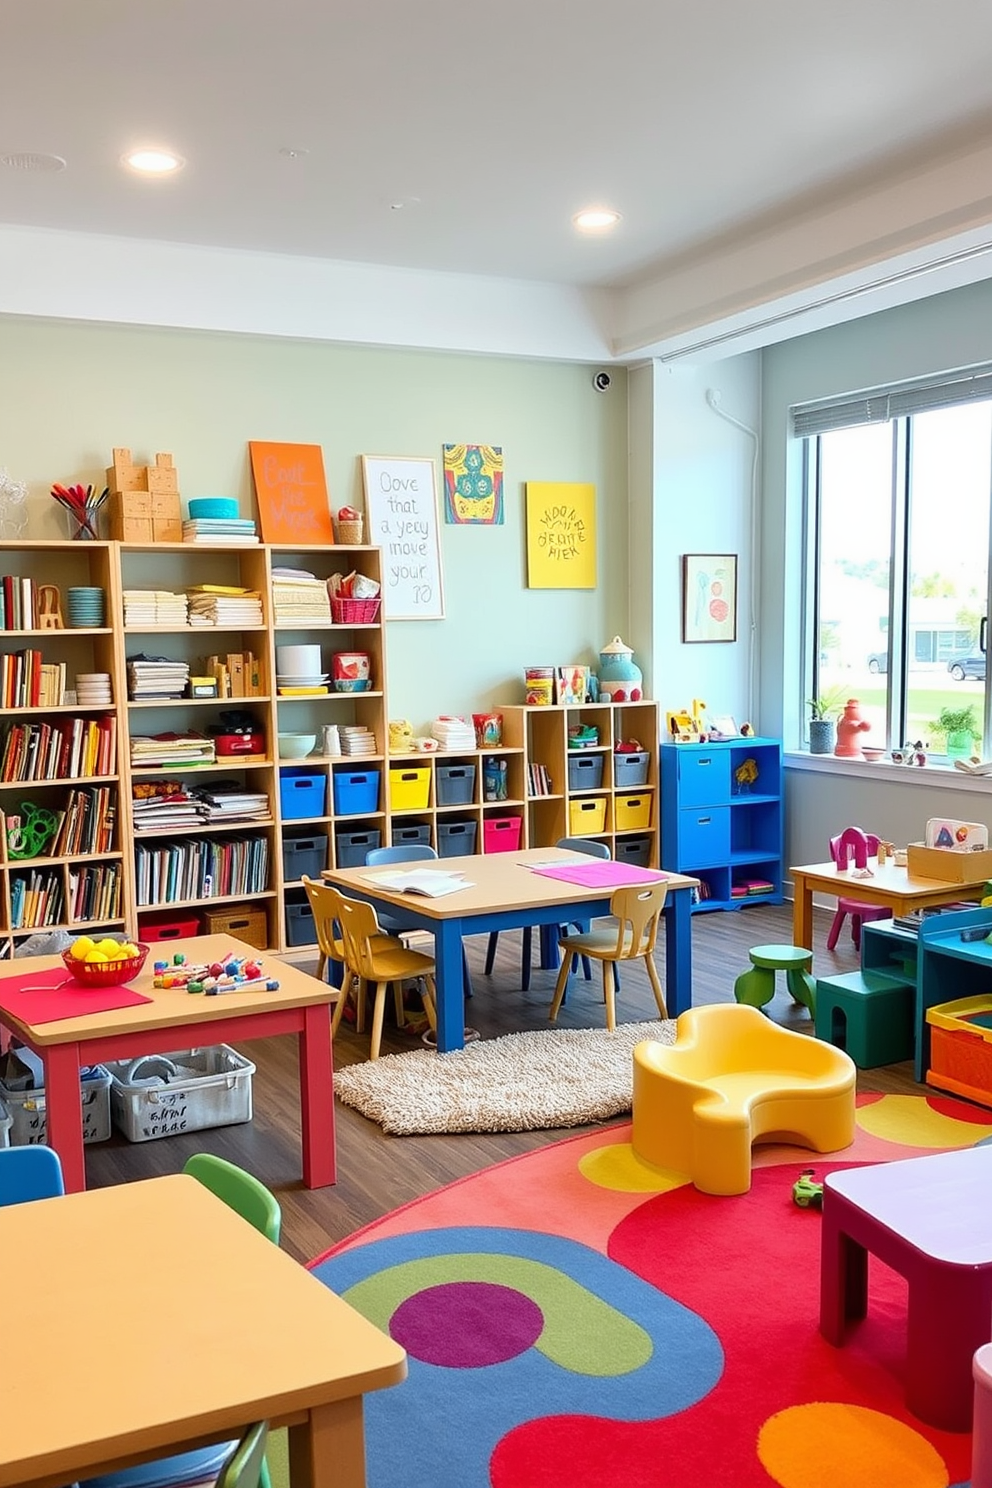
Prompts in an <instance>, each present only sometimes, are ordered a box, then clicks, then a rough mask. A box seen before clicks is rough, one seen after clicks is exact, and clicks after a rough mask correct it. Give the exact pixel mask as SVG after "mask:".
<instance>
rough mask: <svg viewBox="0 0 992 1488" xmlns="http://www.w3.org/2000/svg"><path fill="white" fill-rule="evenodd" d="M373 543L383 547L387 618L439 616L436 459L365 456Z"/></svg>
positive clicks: (441, 598) (441, 613)
mask: <svg viewBox="0 0 992 1488" xmlns="http://www.w3.org/2000/svg"><path fill="white" fill-rule="evenodd" d="M362 475H363V478H364V482H365V511H366V515H367V517H368V528H369V542H370V543H373V544H375V546H376V547H380V548H381V549H382V600H383V602H382V609H383V615H384V617H385V618H386V619H387V620H441V619H443V617H444V587H443V584H442V579H441V542H440V534H439V530H438V515H437V484H436V479H435V473H434V461H433V460H428V459H420V458H419V457H417V456H401V455H363V456H362Z"/></svg>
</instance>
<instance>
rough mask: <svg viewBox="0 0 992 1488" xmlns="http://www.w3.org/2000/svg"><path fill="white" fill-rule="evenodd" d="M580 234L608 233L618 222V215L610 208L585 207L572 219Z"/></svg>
mask: <svg viewBox="0 0 992 1488" xmlns="http://www.w3.org/2000/svg"><path fill="white" fill-rule="evenodd" d="M572 221H573V222H574V224H575V226H576V227H577V228H578V229H579V231H580V232H608V231H609V229H610V228H611V227H616V225H617V223H618V222H619V221H620V213H619V212H614V210H613V208H612V207H586V208H585V209H584V210H583V211H581V212H576V214H575V216H574V217H573V218H572Z"/></svg>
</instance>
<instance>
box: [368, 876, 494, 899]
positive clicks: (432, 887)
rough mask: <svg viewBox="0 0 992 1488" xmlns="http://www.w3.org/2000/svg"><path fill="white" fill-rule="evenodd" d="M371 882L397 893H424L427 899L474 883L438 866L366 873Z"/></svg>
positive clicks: (440, 896)
mask: <svg viewBox="0 0 992 1488" xmlns="http://www.w3.org/2000/svg"><path fill="white" fill-rule="evenodd" d="M363 877H364V878H366V879H367V880H368V882H369V883H374V884H380V885H381V886H382V888H384V889H392V890H393V891H394V892H395V893H397V894H422V895H423V896H424V897H425V898H427V899H441V898H443V897H444V895H445V894H457V893H458V891H459V890H460V889H471V888H473V887H474V885H473V884H472V883H471V882H470V881H469V880H468V879H467V878H463V877H462V875H461V874H460V873H445V872H444V871H443V869H437V868H410V869H408V870H407V871H406V872H395V873H366V874H364V875H363Z"/></svg>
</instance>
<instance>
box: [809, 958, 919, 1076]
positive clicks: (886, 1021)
mask: <svg viewBox="0 0 992 1488" xmlns="http://www.w3.org/2000/svg"><path fill="white" fill-rule="evenodd" d="M915 1005H916V987H915V985H914V984H913V983H912V982H907V981H902V980H901V978H900V977H899V976H897V975H896V976H890V975H888V974H887V973H885V972H881V971H848V972H844V973H843V975H841V976H830V977H820V979H819V980H818V982H817V984H816V1020H815V1021H816V1036H817V1038H818V1039H823V1041H824V1042H825V1043H828V1044H833V1045H834V1046H835V1048H838V1049H845V1050H846V1051H847V1053H848V1054H850V1056H851V1058H852V1059H853V1060H854V1062H855V1064H856V1065H857V1066H858V1068H859V1069H876V1068H877V1067H878V1066H879V1065H880V1064H898V1063H899V1062H900V1060H903V1059H912V1057H913V1053H914V1043H915V1040H914V1037H913V1012H914V1008H915Z"/></svg>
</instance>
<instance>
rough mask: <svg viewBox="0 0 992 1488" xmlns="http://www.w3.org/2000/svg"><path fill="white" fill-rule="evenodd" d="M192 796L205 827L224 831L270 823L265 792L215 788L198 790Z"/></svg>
mask: <svg viewBox="0 0 992 1488" xmlns="http://www.w3.org/2000/svg"><path fill="white" fill-rule="evenodd" d="M193 796H194V799H195V801H196V809H197V811H198V812H199V816H200V821H201V822H202V823H203V824H204V825H206V824H208V823H209V825H210V826H212V827H223V826H229V825H233V824H235V823H242V822H259V821H268V819H269V815H270V812H269V798H268V796H267V795H266V794H265V793H264V791H246V790H241V789H234V790H227V789H224V788H222V786H221V785H220V784H218V785H217V786H216V787H214V788H213V789H211V788H208V787H207V786H197V787H196V789H195V790H194V791H193Z"/></svg>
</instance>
